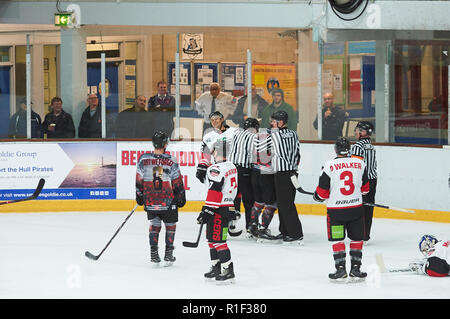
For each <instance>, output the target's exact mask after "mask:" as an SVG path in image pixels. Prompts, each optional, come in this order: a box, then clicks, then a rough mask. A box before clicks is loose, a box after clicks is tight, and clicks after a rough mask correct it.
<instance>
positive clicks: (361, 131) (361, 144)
mask: <svg viewBox="0 0 450 319" xmlns="http://www.w3.org/2000/svg"><path fill="white" fill-rule="evenodd" d="M374 131H375V127H374V126H373V124H372V123H370V122H367V121H360V122H358V124H356V127H355V137H356V138H357V139H358V141H357V142H356V143H355V144H353V146H352V149H351V151H352V157H357V158H360V159H362V160H363V161H364V163H365V164H366V169H367V177H368V178H369V184H370V190H369V192H368V193H367V194H366V195H363V201H364V202H365V203H371V204H374V203H375V193H376V190H377V159H376V152H375V148H374V146H373V145H372V141H371V139H370V137H371V136H372V133H373V132H374ZM373 208H374V207H373V206H368V205H365V206H364V224H365V234H364V241H365V244H366V243H367V241H368V240H369V239H370V229H371V228H372V219H373Z"/></svg>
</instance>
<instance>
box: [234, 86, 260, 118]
mask: <svg viewBox="0 0 450 319" xmlns="http://www.w3.org/2000/svg"><path fill="white" fill-rule="evenodd" d="M267 105H269V103H267V101H266V100H264V99H263V98H262V97H261V96H259V95H258V94H256V86H255V85H254V84H252V109H251V112H252V113H251V116H250V117H253V118H256V119H258V118H261V113H262V111H263V109H264V108H265V107H266V106H267ZM247 110H248V103H247V95H244V96H243V97H241V98H240V99H239V101H238V103H237V106H236V110H235V111H234V113H233V115H232V117H231V120H232V121H233V122H234V123H236V124H238V125H242V124H244V121H245V120H246V119H247V118H248V117H249V115H248V114H247Z"/></svg>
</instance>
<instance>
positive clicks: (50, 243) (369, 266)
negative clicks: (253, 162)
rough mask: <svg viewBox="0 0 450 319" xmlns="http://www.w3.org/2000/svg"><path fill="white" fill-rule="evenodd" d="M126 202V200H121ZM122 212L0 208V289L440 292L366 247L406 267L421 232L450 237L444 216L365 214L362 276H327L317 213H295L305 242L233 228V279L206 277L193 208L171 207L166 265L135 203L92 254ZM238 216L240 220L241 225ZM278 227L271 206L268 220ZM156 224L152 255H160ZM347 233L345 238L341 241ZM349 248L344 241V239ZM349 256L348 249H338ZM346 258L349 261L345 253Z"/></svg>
mask: <svg viewBox="0 0 450 319" xmlns="http://www.w3.org/2000/svg"><path fill="white" fill-rule="evenodd" d="M130 211H131V208H130ZM128 213H129V212H128V211H125V212H68V213H61V212H58V213H52V212H49V213H30V214H11V213H9V214H0V251H1V258H0V287H1V289H0V298H1V299H15V298H19V299H34V298H38V299H49V298H52V299H81V298H82V299H98V298H100V299H116V298H120V299H211V298H213V299H228V298H232V299H259V298H263V299H344V298H349V299H416V298H419V299H448V298H450V289H449V287H450V277H446V278H431V277H427V276H423V275H418V274H415V273H382V274H380V273H379V271H378V267H377V266H376V261H375V256H376V255H377V254H382V255H383V257H384V261H385V264H386V266H387V267H388V268H406V267H407V266H408V263H409V262H410V261H411V260H412V259H414V258H420V257H421V254H420V252H419V251H418V248H417V247H418V240H419V238H420V237H421V236H422V235H423V234H433V235H435V236H436V237H437V238H439V239H450V224H445V223H442V224H441V223H434V222H418V221H405V220H391V219H374V222H373V231H372V239H371V241H370V242H369V244H368V245H367V246H365V247H364V249H363V266H362V269H363V270H364V271H366V272H368V278H367V280H366V281H365V282H361V283H348V284H336V283H331V282H330V281H329V279H328V273H330V272H332V271H334V261H333V256H332V250H331V244H330V243H329V242H328V241H327V237H326V227H325V216H311V215H303V216H300V220H301V222H302V224H303V231H304V246H292V245H283V244H271V243H267V244H261V243H257V242H255V241H252V240H249V239H246V238H244V237H243V236H240V237H233V238H230V239H229V241H228V244H229V247H230V249H231V256H232V260H233V262H234V268H235V274H236V283H235V284H232V285H227V286H217V285H216V284H215V283H211V282H205V281H204V279H203V273H204V272H206V271H208V270H209V267H210V261H209V250H208V247H207V244H206V241H205V239H204V236H202V240H201V242H200V245H199V247H197V248H186V247H183V246H182V241H195V239H196V237H197V233H198V229H199V225H197V223H196V217H197V213H184V212H183V213H180V217H179V222H178V224H177V233H176V237H175V247H176V249H175V251H174V255H175V256H176V258H177V261H176V262H175V264H174V265H173V266H172V267H160V268H157V269H155V268H152V266H151V264H150V261H149V260H150V257H149V255H150V253H149V250H150V249H149V244H148V225H149V223H148V221H147V217H146V214H145V213H143V212H135V213H134V215H133V216H132V217H131V218H130V219H129V220H128V222H127V223H126V224H125V226H124V227H123V228H122V230H121V231H120V232H119V234H118V235H117V237H116V238H115V239H114V240H113V241H112V243H111V245H110V246H109V247H108V249H107V250H106V251H105V253H104V254H103V255H102V256H101V257H100V259H99V260H97V261H92V260H89V259H87V258H86V257H85V256H84V253H85V251H86V250H88V251H90V252H91V253H93V254H94V255H97V254H99V253H100V251H101V250H102V249H103V247H104V246H105V245H106V243H107V242H108V240H109V239H110V238H111V237H112V235H113V234H114V232H115V231H116V230H117V229H118V227H119V226H120V225H121V224H122V222H123V221H124V220H125V218H126V216H127V215H128ZM242 223H243V220H242V219H241V220H240V221H239V226H240V227H242ZM270 228H271V229H272V233H273V234H277V233H278V230H277V229H278V215H275V217H274V219H273V221H272V224H271V227H270ZM164 235H165V231H164V228H163V230H162V232H161V234H160V255H161V257H163V255H164ZM346 243H348V242H346ZM347 249H348V245H347ZM347 259H348V260H349V254H348V253H347ZM347 265H349V261H348V262H347Z"/></svg>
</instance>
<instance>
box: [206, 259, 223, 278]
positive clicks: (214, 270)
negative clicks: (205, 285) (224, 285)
mask: <svg viewBox="0 0 450 319" xmlns="http://www.w3.org/2000/svg"><path fill="white" fill-rule="evenodd" d="M219 274H220V263H216V264H215V265H212V266H211V268H210V270H209V271H208V272H207V273H205V274H204V277H205V280H206V281H212V280H214V279H216V277H217V276H218V275H219Z"/></svg>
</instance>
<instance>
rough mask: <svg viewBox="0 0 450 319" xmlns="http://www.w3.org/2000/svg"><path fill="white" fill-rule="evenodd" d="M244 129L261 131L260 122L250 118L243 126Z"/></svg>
mask: <svg viewBox="0 0 450 319" xmlns="http://www.w3.org/2000/svg"><path fill="white" fill-rule="evenodd" d="M242 127H243V128H244V130H246V129H248V128H250V127H252V128H254V129H256V130H258V129H259V122H258V120H257V119H255V118H253V117H248V118H247V119H246V120H245V121H244V124H243V125H242Z"/></svg>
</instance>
